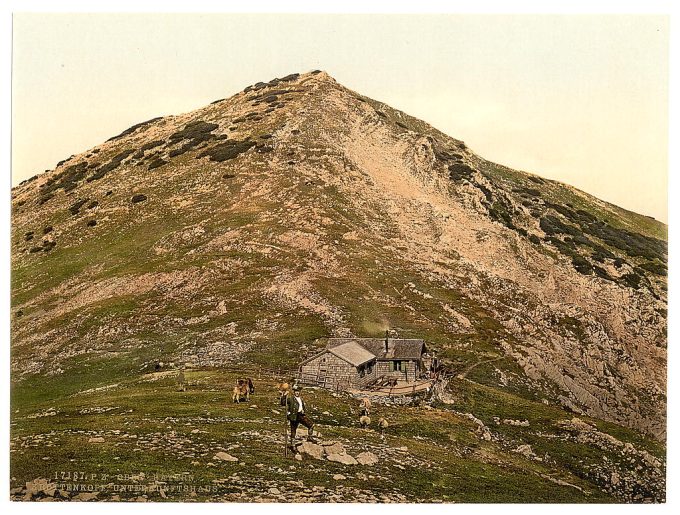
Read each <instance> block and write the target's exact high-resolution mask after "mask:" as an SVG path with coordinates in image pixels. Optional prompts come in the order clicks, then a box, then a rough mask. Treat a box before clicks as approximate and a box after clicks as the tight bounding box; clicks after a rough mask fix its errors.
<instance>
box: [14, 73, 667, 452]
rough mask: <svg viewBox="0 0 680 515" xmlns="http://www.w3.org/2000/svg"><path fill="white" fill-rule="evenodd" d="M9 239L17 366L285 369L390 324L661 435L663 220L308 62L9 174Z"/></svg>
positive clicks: (462, 358) (538, 389)
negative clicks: (449, 129) (486, 155)
mask: <svg viewBox="0 0 680 515" xmlns="http://www.w3.org/2000/svg"><path fill="white" fill-rule="evenodd" d="M564 144H565V145H571V144H574V143H571V142H568V141H565V143H564ZM11 237H12V319H11V366H12V374H13V382H15V383H17V384H19V383H21V382H22V381H25V380H30V378H32V377H50V376H56V375H68V374H70V373H73V370H77V369H79V368H80V367H82V366H88V363H89V364H111V363H119V362H123V361H125V362H126V363H133V364H134V367H136V369H140V370H141V369H143V368H144V367H145V366H148V365H149V364H150V363H153V362H156V361H158V360H162V361H173V362H178V363H179V362H181V363H195V364H199V365H211V366H212V365H216V366H218V365H225V364H238V365H239V366H243V367H246V368H247V367H258V366H263V365H271V364H272V363H275V364H276V366H277V367H280V368H282V369H284V370H290V371H292V370H294V369H295V367H296V364H297V363H298V362H299V361H300V360H302V359H303V358H305V357H307V356H309V355H311V353H313V352H314V351H316V350H318V349H320V348H322V347H323V346H324V341H325V340H324V339H325V338H327V337H331V336H349V335H356V336H375V335H378V334H380V333H381V332H383V331H384V330H385V329H386V328H389V329H393V330H395V331H397V333H398V334H399V335H400V336H402V337H417V338H424V339H425V340H426V341H427V342H428V345H429V346H430V347H431V348H433V349H435V350H436V351H437V352H438V354H439V356H440V357H441V358H442V359H443V360H444V362H445V363H446V366H447V367H448V369H449V370H450V371H452V373H453V374H454V375H458V376H459V377H463V378H466V379H469V380H474V381H476V382H478V383H480V384H484V385H487V386H489V387H492V388H496V389H505V390H507V391H511V392H514V393H515V394H517V395H520V396H523V397H526V398H530V399H536V400H539V401H541V402H544V403H545V404H549V405H555V406H560V407H561V408H564V409H567V410H570V411H572V412H575V413H576V414H580V415H583V416H590V417H595V418H597V419H602V420H605V421H610V422H613V423H616V424H620V425H621V426H626V427H628V428H632V429H634V430H636V431H640V432H642V433H645V434H648V435H652V436H653V437H654V438H656V439H658V440H664V439H665V424H666V416H665V406H666V400H665V388H666V386H665V385H666V343H667V341H666V305H667V294H666V263H667V243H666V239H667V236H666V226H665V225H663V224H662V223H660V222H657V221H655V220H653V219H651V218H649V217H645V216H642V215H638V214H635V213H632V212H630V211H627V210H624V209H621V208H619V207H616V206H614V205H611V204H609V203H606V202H603V201H601V200H598V199H596V198H595V197H593V196H591V195H588V194H586V193H584V192H581V191H579V190H577V189H575V188H572V187H570V186H568V185H565V184H561V183H558V182H555V181H552V180H547V179H544V178H541V177H539V176H536V175H532V174H528V173H524V172H520V171H516V170H512V169H510V168H507V167H504V166H501V165H498V164H495V163H492V162H489V161H487V160H485V159H483V158H482V157H480V156H478V155H476V154H475V153H474V152H473V151H472V150H471V149H470V148H468V147H467V146H466V145H465V143H464V142H462V141H460V140H456V139H453V138H451V137H449V136H447V135H445V134H443V133H441V132H440V131H438V130H436V129H435V128H433V127H431V126H430V125H428V124H427V123H425V122H423V121H420V120H418V119H415V118H413V117H411V116H409V115H407V114H405V113H402V112H400V111H398V110H395V109H393V108H391V107H389V106H387V105H386V104H383V103H381V102H379V101H376V100H372V99H370V98H367V97H364V96H362V95H360V94H358V93H355V92H353V91H351V90H349V89H347V88H345V87H343V86H342V85H340V84H338V83H337V82H336V81H335V80H334V79H333V78H332V77H330V76H329V75H328V74H326V73H325V72H318V71H315V72H311V73H305V74H292V75H289V76H287V77H283V78H280V79H274V80H272V81H270V82H267V83H257V84H254V85H252V86H249V87H247V88H245V90H243V91H242V92H240V93H237V94H236V95H234V96H231V97H229V98H226V99H222V100H217V101H215V102H213V103H211V104H210V105H208V106H205V107H203V108H201V109H197V110H195V111H192V112H190V113H186V114H182V115H178V116H166V117H161V118H155V119H152V120H149V121H146V122H143V123H139V124H137V125H134V126H132V127H130V128H129V129H127V130H125V131H123V132H122V133H121V134H119V135H117V136H115V137H113V138H111V139H109V140H108V141H106V142H104V143H102V144H101V145H98V146H96V147H94V148H92V149H90V150H88V151H86V152H83V153H81V154H78V155H74V156H71V157H70V158H68V159H66V160H64V161H62V162H60V163H58V165H57V166H56V168H55V169H54V170H50V171H46V172H45V173H41V174H38V175H36V176H35V177H33V178H31V179H29V180H27V181H24V182H23V183H21V184H20V185H19V186H17V187H15V188H13V190H12V235H11ZM106 366H109V365H106ZM115 366H119V365H115ZM120 366H121V367H123V365H120ZM114 368H115V367H114Z"/></svg>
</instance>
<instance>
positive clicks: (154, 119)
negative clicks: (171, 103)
mask: <svg viewBox="0 0 680 515" xmlns="http://www.w3.org/2000/svg"><path fill="white" fill-rule="evenodd" d="M162 118H163V117H162V116H158V117H156V118H151V120H147V121H145V122H141V123H137V124H135V125H133V126H132V127H130V128H128V129H125V130H124V131H123V132H121V133H120V134H119V135H118V136H114V137H113V138H109V139H108V140H106V141H114V140H117V139H120V138H122V137H124V136H128V135H129V134H132V133H133V132H135V131H136V130H137V129H141V128H142V127H146V126H148V125H150V124H152V123H153V122H156V121H158V120H161V119H162Z"/></svg>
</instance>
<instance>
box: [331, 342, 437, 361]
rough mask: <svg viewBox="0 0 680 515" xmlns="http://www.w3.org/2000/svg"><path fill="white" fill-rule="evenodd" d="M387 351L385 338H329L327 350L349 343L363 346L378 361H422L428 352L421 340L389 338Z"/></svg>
mask: <svg viewBox="0 0 680 515" xmlns="http://www.w3.org/2000/svg"><path fill="white" fill-rule="evenodd" d="M387 342H388V345H387V349H385V339H384V338H329V339H328V345H327V347H326V348H327V349H329V350H331V349H334V348H336V347H338V346H342V345H346V344H348V343H355V344H359V345H360V346H362V347H363V348H364V349H366V350H367V351H368V352H370V353H371V354H373V356H375V357H377V358H378V359H412V360H416V359H420V358H421V356H422V355H423V353H424V352H426V351H427V349H426V347H425V342H424V341H423V340H420V339H403V338H389V339H388V340H387Z"/></svg>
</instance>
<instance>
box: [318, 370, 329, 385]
mask: <svg viewBox="0 0 680 515" xmlns="http://www.w3.org/2000/svg"><path fill="white" fill-rule="evenodd" d="M327 372H328V370H327V369H326V367H325V366H321V367H319V375H318V377H317V382H318V383H319V384H321V385H325V384H326V374H327Z"/></svg>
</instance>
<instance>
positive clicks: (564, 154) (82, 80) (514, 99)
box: [12, 14, 669, 222]
mask: <svg viewBox="0 0 680 515" xmlns="http://www.w3.org/2000/svg"><path fill="white" fill-rule="evenodd" d="M668 30H669V21H668V17H665V16H641V15H634V16H622V15H616V16H612V15H605V16H593V15H578V16H574V15H568V16H536V15H503V16H500V15H498V16H496V15H493V16H490V15H486V16H478V15H408V16H405V15H375V16H370V15H324V14H320V15H233V14H210V15H208V14H196V15H187V14H182V15H165V14H154V15H141V14H139V15H134V14H133V15H123V14H108V15H69V14H51V15H47V14H18V15H15V17H14V56H13V57H14V75H13V163H12V164H13V176H12V184H17V183H18V182H20V181H21V180H23V179H26V178H28V177H31V176H33V175H35V174H36V173H39V172H42V171H44V170H47V169H52V168H54V166H55V164H56V162H57V161H60V160H62V159H64V158H66V157H68V156H69V155H71V154H75V153H80V152H83V151H85V150H87V149H88V148H91V147H92V146H94V145H97V144H99V143H101V142H103V141H105V140H106V139H108V138H109V137H111V136H113V135H115V134H118V133H119V132H120V131H122V130H123V129H125V128H127V127H129V126H130V125H132V124H134V123H137V122H140V121H143V120H146V119H149V118H152V117H155V116H158V115H170V114H180V113H182V112H187V111H191V110H193V109H196V108H199V107H202V106H204V105H206V104H208V103H209V102H210V101H212V100H215V99H217V98H224V97H225V96H230V95H231V94H233V93H236V92H238V91H240V90H241V89H243V87H245V86H246V85H248V84H252V83H253V82H256V81H259V80H268V79H270V78H273V77H274V76H282V75H286V74H288V73H291V72H304V71H309V70H311V69H314V68H321V69H324V70H326V71H328V72H329V73H330V74H331V75H332V76H333V77H334V78H335V79H336V80H338V82H340V83H341V84H343V85H344V86H346V87H348V88H350V89H353V90H355V91H358V92H360V93H362V94H365V95H367V96H369V97H372V98H374V99H376V100H380V101H383V102H385V103H387V104H389V105H391V106H393V107H395V108H397V109H400V110H402V111H404V112H406V113H408V114H410V115H412V116H416V117H418V118H421V119H423V120H424V121H426V122H428V123H430V124H432V125H433V126H435V127H437V128H438V129H440V130H441V131H443V132H445V133H447V134H449V135H450V136H452V137H455V138H458V139H463V140H465V141H466V143H467V144H468V145H469V146H470V148H471V149H472V150H473V151H475V152H476V153H477V154H479V155H480V156H482V157H484V158H486V159H489V160H491V161H494V162H497V163H500V164H503V165H506V166H510V167H512V168H516V169H520V170H524V171H528V172H532V173H536V174H538V175H541V176H544V177H548V178H551V179H555V180H559V181H561V182H565V183H567V184H570V185H572V186H574V187H576V188H579V189H582V190H584V191H586V192H588V193H590V194H592V195H594V196H596V197H598V198H601V199H602V200H606V201H608V202H612V203H614V204H616V205H619V206H621V207H624V208H626V209H630V210H632V211H636V212H639V213H642V214H647V215H651V216H654V217H655V218H657V219H659V220H661V221H664V222H666V221H667V219H668V218H667V193H666V192H667V168H668V159H667V146H668V37H669V36H668ZM85 42H87V44H84V43H85ZM112 43H115V44H112ZM234 49H237V51H235V50H234ZM36 77H39V78H40V80H36Z"/></svg>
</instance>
